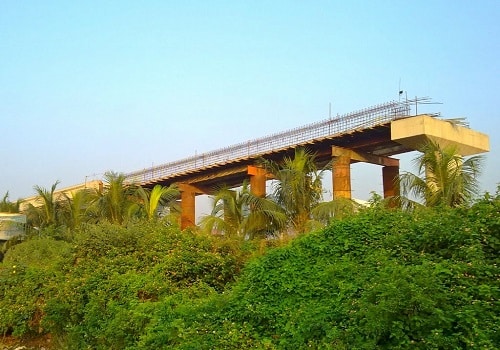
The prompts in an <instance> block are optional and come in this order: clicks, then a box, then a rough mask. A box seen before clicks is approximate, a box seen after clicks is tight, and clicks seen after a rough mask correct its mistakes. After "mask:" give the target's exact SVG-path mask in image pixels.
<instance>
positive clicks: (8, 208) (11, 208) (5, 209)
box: [0, 191, 19, 213]
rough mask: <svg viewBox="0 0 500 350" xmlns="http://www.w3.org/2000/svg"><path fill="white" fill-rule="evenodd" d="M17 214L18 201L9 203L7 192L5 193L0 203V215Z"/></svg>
mask: <svg viewBox="0 0 500 350" xmlns="http://www.w3.org/2000/svg"><path fill="white" fill-rule="evenodd" d="M18 212H19V201H17V202H15V203H14V202H11V201H10V200H9V192H8V191H7V192H6V193H5V195H4V196H3V198H2V201H0V213H18Z"/></svg>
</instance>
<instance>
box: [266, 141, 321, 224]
mask: <svg viewBox="0 0 500 350" xmlns="http://www.w3.org/2000/svg"><path fill="white" fill-rule="evenodd" d="M263 164H264V166H265V167H266V169H267V170H268V171H269V172H270V173H272V174H273V176H274V178H275V179H276V180H277V182H276V183H275V185H274V189H273V196H274V198H275V200H276V202H277V203H278V204H279V205H280V206H281V207H282V208H283V210H284V211H285V213H286V216H287V217H288V218H289V220H290V221H291V224H290V228H291V230H292V231H293V232H294V233H304V232H305V231H306V230H307V229H308V228H309V227H310V225H309V224H310V223H311V220H313V217H312V209H313V208H315V207H316V206H317V205H318V204H319V203H321V201H322V199H323V186H322V181H321V178H322V175H323V172H324V171H325V170H326V169H327V168H328V167H329V165H330V163H329V164H327V165H326V166H325V167H324V168H323V169H318V168H317V166H316V155H315V154H314V153H311V152H309V151H308V150H306V149H304V148H297V149H296V150H295V154H294V157H293V158H290V157H285V158H284V160H283V163H280V164H278V163H276V162H274V161H270V160H263Z"/></svg>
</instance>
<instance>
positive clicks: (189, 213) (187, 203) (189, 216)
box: [179, 184, 196, 230]
mask: <svg viewBox="0 0 500 350" xmlns="http://www.w3.org/2000/svg"><path fill="white" fill-rule="evenodd" d="M179 190H180V191H181V229H182V230H184V229H185V228H188V227H193V226H195V225H196V210H195V206H196V205H195V199H196V190H195V189H194V188H193V187H192V186H190V185H188V184H179Z"/></svg>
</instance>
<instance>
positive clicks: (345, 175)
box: [332, 155, 351, 199]
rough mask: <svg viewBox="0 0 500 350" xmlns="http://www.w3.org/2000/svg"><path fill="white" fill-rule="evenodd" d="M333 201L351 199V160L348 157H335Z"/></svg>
mask: <svg viewBox="0 0 500 350" xmlns="http://www.w3.org/2000/svg"><path fill="white" fill-rule="evenodd" d="M332 178H333V199H336V198H348V199H351V158H350V157H349V156H348V155H342V156H338V157H335V161H334V162H333V166H332Z"/></svg>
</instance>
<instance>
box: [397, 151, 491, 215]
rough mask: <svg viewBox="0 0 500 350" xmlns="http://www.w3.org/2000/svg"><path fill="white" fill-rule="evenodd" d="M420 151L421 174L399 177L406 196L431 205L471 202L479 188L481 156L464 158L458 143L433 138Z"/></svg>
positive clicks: (419, 166)
mask: <svg viewBox="0 0 500 350" xmlns="http://www.w3.org/2000/svg"><path fill="white" fill-rule="evenodd" d="M420 150H421V152H422V154H421V155H420V156H418V157H417V158H416V159H415V160H414V163H415V165H416V166H417V169H418V174H412V173H409V172H405V173H403V174H401V175H400V177H399V179H398V182H399V186H400V188H401V190H402V194H403V196H404V197H406V199H407V198H408V196H409V195H413V196H415V197H416V198H417V199H420V200H423V202H424V203H425V205H426V206H428V207H435V206H450V207H457V206H461V205H469V204H471V203H472V201H473V200H474V199H475V196H476V195H477V194H478V190H479V185H478V177H479V174H480V172H481V168H482V161H483V158H482V156H473V157H469V158H467V159H464V158H463V157H462V156H460V155H459V154H458V153H457V148H456V147H455V146H453V145H450V146H447V147H441V146H440V145H439V144H437V143H435V142H432V141H429V142H427V143H426V144H424V145H423V146H422V147H421V149H420ZM404 202H407V201H405V200H404V201H403V203H404ZM407 203H408V204H410V206H411V203H412V202H411V201H410V202H407Z"/></svg>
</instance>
